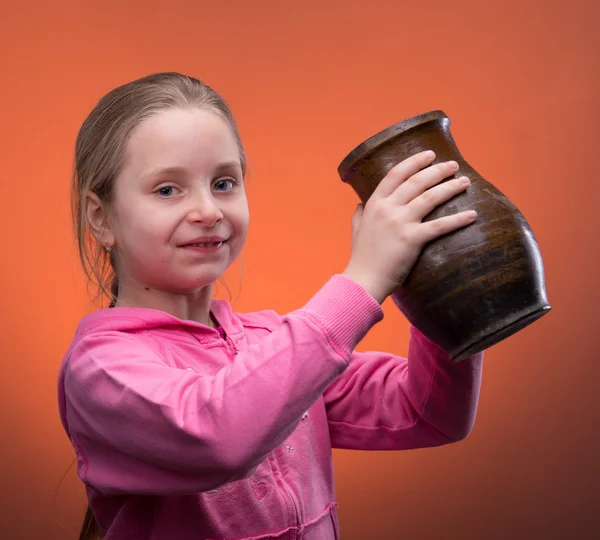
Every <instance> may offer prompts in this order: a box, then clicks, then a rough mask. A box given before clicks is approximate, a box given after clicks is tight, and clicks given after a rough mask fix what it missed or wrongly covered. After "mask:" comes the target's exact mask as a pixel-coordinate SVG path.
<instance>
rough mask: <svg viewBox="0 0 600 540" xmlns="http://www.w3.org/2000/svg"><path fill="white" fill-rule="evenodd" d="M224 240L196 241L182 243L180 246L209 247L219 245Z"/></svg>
mask: <svg viewBox="0 0 600 540" xmlns="http://www.w3.org/2000/svg"><path fill="white" fill-rule="evenodd" d="M225 242H226V240H219V241H218V242H196V243H194V244H184V245H183V246H180V247H192V248H194V247H196V248H210V247H221V246H222V245H223V244H224V243H225Z"/></svg>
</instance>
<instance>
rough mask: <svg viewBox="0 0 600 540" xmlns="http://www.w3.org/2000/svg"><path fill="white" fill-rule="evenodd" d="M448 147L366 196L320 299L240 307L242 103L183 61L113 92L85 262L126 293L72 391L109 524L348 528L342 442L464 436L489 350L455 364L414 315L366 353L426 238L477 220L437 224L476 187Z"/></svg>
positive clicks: (85, 471)
mask: <svg viewBox="0 0 600 540" xmlns="http://www.w3.org/2000/svg"><path fill="white" fill-rule="evenodd" d="M433 159H434V155H433V153H432V152H422V153H420V154H418V155H416V156H414V157H411V158H409V159H406V160H405V161H403V162H402V163H399V164H398V165H396V166H395V167H394V168H393V169H392V170H391V171H390V172H389V174H388V175H387V176H386V177H385V179H384V180H383V181H382V182H381V183H380V185H379V186H378V188H377V189H376V191H375V193H374V194H373V196H372V197H371V199H369V201H368V203H367V204H366V205H365V206H364V208H363V207H362V205H359V207H358V208H357V210H356V212H355V214H354V216H353V218H352V225H353V227H352V228H353V233H352V252H351V256H350V258H349V261H348V265H347V266H346V268H345V269H344V270H343V272H341V273H340V274H337V275H334V276H332V277H331V278H330V279H329V280H328V281H327V282H326V283H325V284H324V285H323V286H322V288H321V289H320V290H319V291H317V292H316V294H315V295H314V296H313V297H312V298H311V299H310V300H309V301H308V302H307V303H306V305H304V306H303V307H301V308H299V309H297V310H296V311H293V312H292V313H289V314H287V315H279V314H277V313H275V312H273V311H262V312H258V313H250V314H239V313H234V312H233V311H232V309H231V306H230V305H229V303H228V302H226V301H223V300H213V299H212V292H213V284H214V283H215V281H217V280H218V279H219V277H220V276H221V275H222V274H223V272H224V271H225V270H226V269H227V267H229V265H231V263H232V262H233V261H234V260H235V259H236V257H238V255H239V254H240V252H241V250H242V247H243V245H244V240H245V238H246V233H247V230H248V222H249V213H248V206H247V200H246V194H245V191H244V174H245V158H244V151H243V148H242V144H241V141H240V136H239V134H238V131H237V128H236V124H235V122H234V119H233V117H232V115H231V113H230V111H229V109H228V107H227V105H226V104H225V102H224V101H223V100H222V99H221V97H220V96H219V95H218V94H216V93H215V92H214V91H213V90H212V89H211V88H210V87H208V86H206V85H205V84H203V83H202V82H200V81H198V80H196V79H193V78H190V77H186V76H183V75H179V74H176V73H161V74H156V75H151V76H148V77H144V78H142V79H139V80H136V81H133V82H131V83H129V84H125V85H124V86H121V87H119V88H117V89H115V90H113V91H112V92H110V93H109V94H107V95H106V96H105V97H104V98H102V99H101V100H100V102H99V103H98V105H97V106H96V107H95V108H94V110H93V111H92V112H91V114H90V115H89V117H88V118H87V119H86V120H85V122H84V124H83V126H82V127H81V130H80V132H79V135H78V137H77V143H76V153H75V174H74V185H73V204H74V219H75V226H76V230H77V237H78V240H79V249H80V255H81V260H82V262H83V266H84V268H85V270H86V272H87V274H88V276H91V279H93V280H94V281H95V282H96V284H97V285H98V286H99V287H100V288H101V290H103V291H104V292H107V293H108V291H109V289H110V295H111V297H112V302H111V306H110V307H109V308H107V309H102V310H100V311H97V312H95V313H93V314H91V315H89V316H87V317H85V318H84V319H83V320H82V321H81V323H80V325H79V327H78V328H77V331H76V334H75V337H74V339H73V342H72V344H71V346H70V347H69V350H68V351H67V353H66V356H65V359H64V362H63V364H62V366H61V370H60V376H59V384H58V392H59V406H60V415H61V419H62V422H63V425H64V428H65V430H66V432H67V434H68V436H69V438H70V440H71V443H72V444H73V448H74V449H75V452H76V455H77V462H78V474H79V476H80V478H81V480H82V481H83V482H84V484H85V487H86V490H87V496H88V500H89V505H90V508H91V510H92V511H93V516H95V519H96V521H97V524H98V526H99V529H100V530H101V532H102V533H103V534H104V537H105V538H106V540H148V539H152V540H192V539H194V540H196V539H227V540H233V539H236V540H239V539H254V540H257V539H275V538H276V539H281V540H286V539H307V540H309V539H310V540H321V539H328V540H329V539H337V538H339V526H338V522H337V517H336V498H335V490H334V484H333V468H332V453H331V449H332V447H334V448H348V449H358V450H384V449H394V450H402V449H408V448H420V447H429V446H436V445H442V444H447V443H451V442H454V441H459V440H461V439H464V438H465V437H466V436H467V435H468V433H469V432H470V430H471V428H472V426H473V421H474V418H475V411H476V407H477V400H478V395H479V385H480V380H481V366H482V355H477V356H476V357H474V358H471V359H468V360H465V361H462V362H460V363H458V364H452V363H451V362H450V360H449V358H448V357H447V356H446V355H445V354H444V352H443V351H442V350H441V349H440V348H439V347H438V346H437V345H435V344H434V343H432V342H430V341H429V340H428V339H427V338H426V337H425V336H423V335H422V334H421V333H420V332H419V330H418V329H416V328H411V339H410V345H409V354H408V359H405V358H401V357H398V356H395V355H393V354H390V353H383V352H366V353H359V352H354V348H355V347H356V345H357V344H358V343H359V341H360V340H361V339H362V338H363V337H364V336H365V334H366V333H367V332H368V330H369V329H370V328H371V327H372V326H373V325H374V324H376V323H377V322H378V321H380V320H381V319H382V317H383V313H382V309H381V303H382V302H383V301H384V300H385V299H386V298H387V297H388V296H389V295H390V294H391V293H392V292H393V291H394V290H395V289H396V288H397V287H398V286H399V285H400V284H401V283H402V281H403V279H404V278H405V276H406V275H407V274H408V272H409V270H410V268H411V266H412V265H413V264H414V262H415V260H416V258H417V256H418V255H419V253H420V251H421V249H422V248H423V246H424V245H425V243H427V242H429V241H431V240H433V239H434V238H436V237H438V236H440V235H443V234H445V233H448V232H450V231H453V230H455V229H458V228H460V227H464V226H467V225H469V224H470V223H472V222H473V221H474V219H475V213H474V212H463V213H460V214H457V215H453V216H448V217H443V218H440V219H437V220H435V221H429V222H422V221H421V220H422V218H423V217H424V216H425V215H427V214H428V213H429V212H430V211H431V210H432V209H433V208H434V207H435V206H437V205H439V204H440V203H441V202H443V201H445V200H447V199H449V198H451V197H453V196H454V195H456V194H458V193H460V192H462V191H463V190H465V189H467V186H468V181H467V180H466V179H464V178H462V179H458V180H449V181H447V182H443V183H442V182H441V181H442V180H444V179H447V178H448V177H449V176H451V175H453V174H455V173H456V172H457V164H456V163H453V162H449V163H442V164H437V165H432V161H433ZM90 516H91V514H90ZM90 530H91V528H90Z"/></svg>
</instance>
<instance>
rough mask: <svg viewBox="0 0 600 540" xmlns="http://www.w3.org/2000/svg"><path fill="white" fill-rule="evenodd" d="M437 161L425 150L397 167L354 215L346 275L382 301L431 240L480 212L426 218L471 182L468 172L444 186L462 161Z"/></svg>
mask: <svg viewBox="0 0 600 540" xmlns="http://www.w3.org/2000/svg"><path fill="white" fill-rule="evenodd" d="M434 159H435V154H434V153H433V152H432V151H425V152H420V153H419V154H415V155H414V156H411V157H409V158H407V159H405V160H404V161H402V162H401V163H399V164H398V165H396V166H395V167H394V168H392V169H391V170H390V172H389V173H388V174H387V175H386V176H385V178H384V179H383V180H382V181H381V182H380V183H379V185H378V186H377V188H376V189H375V191H374V192H373V194H372V195H371V197H370V198H369V200H368V201H367V203H366V205H365V206H364V208H363V206H362V204H360V205H358V207H357V209H356V212H355V213H354V216H353V217H352V254H351V255H350V261H349V262H348V266H347V267H346V269H345V270H344V272H343V275H345V276H347V277H349V278H351V279H353V280H354V281H356V282H357V283H359V284H360V285H362V286H363V287H364V288H365V289H366V290H367V291H368V292H369V293H370V294H371V295H372V296H373V297H374V298H375V299H376V300H377V301H378V302H379V303H382V302H383V301H384V300H385V299H386V298H387V297H388V296H389V295H390V294H392V293H393V292H394V291H395V290H396V289H397V288H398V287H399V286H400V285H402V283H403V282H404V280H405V279H406V276H407V275H408V274H409V272H410V270H411V268H412V266H413V265H414V263H415V262H416V260H417V257H418V256H419V253H420V252H421V250H422V249H423V247H424V246H425V244H426V243H428V242H430V241H431V240H434V239H436V238H438V237H439V236H442V235H444V234H447V233H449V232H452V231H454V230H456V229H459V228H461V227H465V226H466V225H469V224H470V223H472V222H473V221H475V219H476V217H477V213H476V212H474V211H466V212H460V213H458V214H454V215H452V216H444V217H441V218H438V219H435V220H431V221H427V222H425V223H423V222H422V219H423V218H424V217H425V216H426V215H427V214H429V213H430V212H431V211H432V210H433V209H434V208H436V207H437V206H439V205H440V204H442V203H443V202H445V201H447V200H449V199H450V198H452V197H454V196H455V195H457V194H459V193H461V192H463V191H465V190H466V189H467V187H468V186H469V184H470V182H469V179H468V178H466V177H464V176H463V177H460V178H457V179H455V180H448V181H447V182H443V183H441V184H440V182H442V180H444V179H446V178H448V177H449V176H452V175H453V174H454V173H455V172H456V171H457V170H458V164H457V163H456V162H454V161H448V162H444V163H439V164H436V165H431V163H432V161H433V160H434ZM438 184H439V185H438Z"/></svg>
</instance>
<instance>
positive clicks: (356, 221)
mask: <svg viewBox="0 0 600 540" xmlns="http://www.w3.org/2000/svg"><path fill="white" fill-rule="evenodd" d="M364 211H365V207H364V205H363V204H362V203H359V204H358V205H357V206H356V210H354V214H353V215H352V238H354V236H355V235H356V231H358V227H359V226H360V222H361V220H362V216H363V212H364Z"/></svg>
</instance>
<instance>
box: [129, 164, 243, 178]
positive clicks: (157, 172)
mask: <svg viewBox="0 0 600 540" xmlns="http://www.w3.org/2000/svg"><path fill="white" fill-rule="evenodd" d="M231 169H238V170H239V171H240V172H241V171H242V166H241V164H240V162H239V161H224V162H223V163H219V164H218V165H217V166H216V167H215V168H214V170H213V174H223V173H224V172H227V171H230V170H231ZM185 173H187V169H186V168H185V167H157V168H156V169H152V170H150V171H148V172H147V173H143V174H141V175H140V178H142V179H144V178H151V177H154V176H162V175H176V174H179V175H182V174H185Z"/></svg>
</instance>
